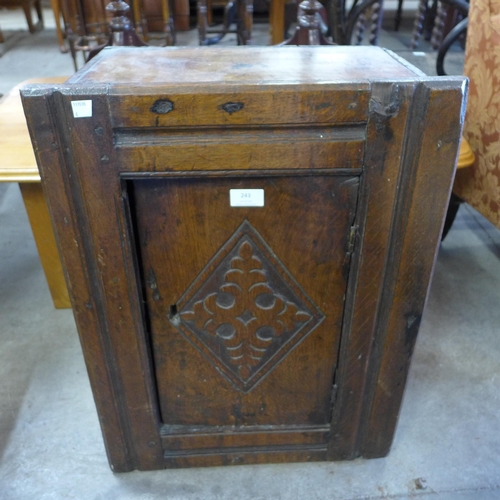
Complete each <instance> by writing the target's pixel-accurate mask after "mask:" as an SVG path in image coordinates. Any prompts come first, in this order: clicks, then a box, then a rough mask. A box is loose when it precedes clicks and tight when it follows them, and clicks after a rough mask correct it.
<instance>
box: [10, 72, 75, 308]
mask: <svg viewBox="0 0 500 500" xmlns="http://www.w3.org/2000/svg"><path fill="white" fill-rule="evenodd" d="M64 80H66V77H59V78H44V79H40V78H38V79H34V80H28V81H26V82H23V83H21V84H19V85H18V86H16V87H14V88H13V89H12V90H11V91H10V92H9V93H8V94H7V95H5V96H4V97H3V98H2V99H0V138H1V139H0V182H18V183H19V187H20V188H21V193H22V196H23V200H24V205H25V206H26V211H27V213H28V218H29V221H30V224H31V229H32V231H33V236H34V237H35V242H36V246H37V248H38V253H39V255H40V260H41V262H42V266H43V270H44V272H45V277H46V278H47V283H48V285H49V289H50V293H51V295H52V300H53V301H54V306H55V307H57V308H66V307H71V304H70V300H69V296H68V290H67V288H66V282H65V280H64V275H63V270H62V265H61V260H60V258H59V252H58V250H57V245H56V241H55V238H54V232H53V230H52V224H51V221H50V216H49V212H48V209H47V203H46V201H45V197H44V195H43V190H42V184H41V182H40V174H39V173H38V167H37V164H36V161H35V155H34V153H33V147H32V145H31V140H30V137H29V134H28V129H27V127H26V120H25V118H24V112H23V107H22V104H21V98H20V95H19V88H20V87H22V86H23V85H25V84H26V83H62V82H63V81H64Z"/></svg>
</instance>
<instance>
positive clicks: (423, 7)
mask: <svg viewBox="0 0 500 500" xmlns="http://www.w3.org/2000/svg"><path fill="white" fill-rule="evenodd" d="M426 12H427V0H420V2H419V3H418V11H417V14H416V16H415V22H414V24H413V36H412V38H411V42H410V49H411V50H415V49H416V48H417V47H418V42H419V40H420V37H421V36H422V32H423V31H424V20H425V13H426Z"/></svg>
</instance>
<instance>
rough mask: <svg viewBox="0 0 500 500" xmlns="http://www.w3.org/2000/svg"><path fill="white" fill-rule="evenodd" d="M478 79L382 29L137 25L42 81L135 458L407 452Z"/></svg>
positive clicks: (39, 98)
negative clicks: (334, 32)
mask: <svg viewBox="0 0 500 500" xmlns="http://www.w3.org/2000/svg"><path fill="white" fill-rule="evenodd" d="M465 91H466V84H465V80H464V79H463V78H461V77H447V78H432V77H426V76H424V75H423V74H421V73H420V72H419V71H418V70H416V69H415V68H414V67H412V66H410V65H409V64H407V63H405V62H404V61H402V60H401V59H399V58H398V57H397V56H395V55H394V54H392V53H391V52H388V51H385V50H382V49H380V48H376V47H260V48H257V47H235V48H217V49H215V50H214V49H213V48H194V49H193V48H172V49H156V48H141V49H137V48H114V49H109V50H108V49H107V50H105V51H103V52H102V53H101V54H99V55H98V56H97V57H96V58H95V59H94V60H92V62H91V63H89V64H87V65H86V66H85V67H84V68H82V69H81V70H80V71H79V72H78V73H76V74H75V75H74V76H73V77H72V78H71V79H70V80H68V82H67V83H65V84H63V85H52V86H37V85H32V86H30V87H28V88H25V89H24V90H23V92H22V96H23V103H24V106H25V111H26V115H27V120H28V124H29V128H30V133H31V136H32V139H33V144H34V148H35V151H36V156H37V161H38V164H39V167H40V171H41V175H42V181H43V185H44V189H45V192H46V195H47V198H48V204H49V207H50V210H51V214H52V218H53V223H54V227H55V230H56V234H57V237H58V241H59V245H60V249H61V252H62V258H63V262H64V265H65V268H66V273H67V279H68V286H69V291H70V295H71V298H72V303H73V309H74V314H75V319H76V322H77V325H78V331H79V335H80V339H81V343H82V347H83V352H84V355H85V360H86V363H87V367H88V372H89V377H90V381H91V384H92V389H93V392H94V397H95V401H96V405H97V409H98V413H99V418H100V423H101V427H102V431H103V435H104V440H105V442H106V448H107V453H108V457H109V461H110V464H111V467H112V469H113V470H114V471H127V470H131V469H134V468H137V469H142V470H145V469H160V468H165V467H185V466H201V465H226V464H248V463H262V462H282V461H312V460H340V459H351V458H355V457H357V456H364V457H380V456H383V455H385V454H386V453H388V451H389V448H390V444H391V441H392V437H393V434H394V430H395V426H396V421H397V416H398V412H399V408H400V404H401V399H402V396H403V390H404V385H405V380H406V376H407V373H408V368H409V363H410V358H411V355H412V351H413V347H414V344H415V339H416V335H417V332H418V328H419V324H420V320H421V317H422V312H423V308H424V304H425V298H426V294H427V289H428V286H429V282H430V278H431V274H432V268H433V264H434V261H435V257H436V252H437V247H438V244H439V238H440V232H441V227H442V222H443V215H444V212H445V209H446V207H447V203H448V198H449V193H450V186H451V182H452V178H453V173H454V168H455V162H456V158H457V152H458V144H459V140H460V136H461V127H462V118H463V101H464V96H465Z"/></svg>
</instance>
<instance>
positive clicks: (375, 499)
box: [332, 484, 500, 500]
mask: <svg viewBox="0 0 500 500" xmlns="http://www.w3.org/2000/svg"><path fill="white" fill-rule="evenodd" d="M497 490H500V484H496V485H493V486H482V487H479V488H458V489H451V490H434V489H432V488H430V487H429V491H424V490H422V491H417V490H414V491H411V492H408V493H395V494H393V495H362V496H356V497H349V498H344V499H342V500H379V499H382V498H383V499H389V500H404V499H407V498H409V497H410V495H413V497H414V498H421V497H422V498H425V497H429V496H431V495H447V494H450V493H468V492H471V493H473V492H487V491H491V492H494V491H497ZM332 500H335V498H332Z"/></svg>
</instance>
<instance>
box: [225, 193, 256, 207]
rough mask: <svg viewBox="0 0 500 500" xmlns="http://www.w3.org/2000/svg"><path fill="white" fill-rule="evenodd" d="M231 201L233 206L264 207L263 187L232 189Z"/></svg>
mask: <svg viewBox="0 0 500 500" xmlns="http://www.w3.org/2000/svg"><path fill="white" fill-rule="evenodd" d="M229 203H230V205H231V206H232V207H263V206H264V190H263V189H230V190H229Z"/></svg>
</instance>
